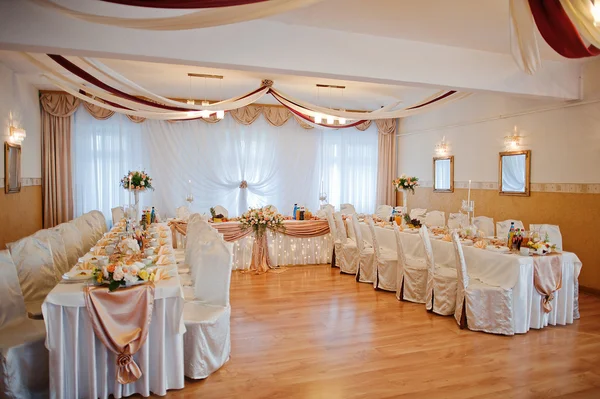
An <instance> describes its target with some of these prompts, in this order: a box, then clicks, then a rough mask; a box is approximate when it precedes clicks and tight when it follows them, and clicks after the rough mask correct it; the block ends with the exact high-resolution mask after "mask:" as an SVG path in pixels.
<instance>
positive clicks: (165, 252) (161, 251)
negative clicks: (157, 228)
mask: <svg viewBox="0 0 600 399" xmlns="http://www.w3.org/2000/svg"><path fill="white" fill-rule="evenodd" d="M172 254H173V251H172V250H171V247H168V246H166V245H165V246H162V247H160V248H159V249H158V252H157V255H172Z"/></svg>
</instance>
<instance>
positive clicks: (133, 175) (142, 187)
mask: <svg viewBox="0 0 600 399" xmlns="http://www.w3.org/2000/svg"><path fill="white" fill-rule="evenodd" d="M120 185H121V187H123V188H124V189H125V190H128V191H129V208H130V212H132V213H133V214H130V217H131V218H134V219H135V220H139V219H140V192H144V191H146V190H154V187H153V186H152V178H151V177H150V176H148V174H147V173H146V171H144V170H142V171H137V170H134V171H129V172H128V173H127V174H126V175H125V176H123V178H122V179H121V182H120ZM132 193H133V196H134V204H133V206H132V204H131V194H132Z"/></svg>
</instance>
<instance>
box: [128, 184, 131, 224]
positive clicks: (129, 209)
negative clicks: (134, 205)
mask: <svg viewBox="0 0 600 399" xmlns="http://www.w3.org/2000/svg"><path fill="white" fill-rule="evenodd" d="M128 211H129V219H131V175H129V207H128Z"/></svg>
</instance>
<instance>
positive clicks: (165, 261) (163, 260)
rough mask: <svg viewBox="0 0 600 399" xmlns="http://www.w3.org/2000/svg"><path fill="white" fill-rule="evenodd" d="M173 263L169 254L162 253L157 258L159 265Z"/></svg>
mask: <svg viewBox="0 0 600 399" xmlns="http://www.w3.org/2000/svg"><path fill="white" fill-rule="evenodd" d="M171 263H173V262H172V261H171V259H170V257H169V256H167V255H160V256H159V257H158V259H157V260H156V265H157V266H167V265H170V264H171Z"/></svg>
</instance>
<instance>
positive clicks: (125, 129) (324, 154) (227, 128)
mask: <svg viewBox="0 0 600 399" xmlns="http://www.w3.org/2000/svg"><path fill="white" fill-rule="evenodd" d="M73 141H74V146H73V148H74V160H75V163H74V180H75V204H76V215H80V214H82V213H84V212H87V211H89V210H91V209H100V210H101V211H102V212H104V213H105V214H107V215H110V209H111V208H112V207H115V206H118V205H125V204H127V202H128V197H127V192H126V191H125V190H123V189H122V188H120V187H119V180H120V179H121V177H123V176H124V175H125V174H126V173H127V172H128V171H129V170H131V169H145V170H146V171H147V172H148V173H149V174H150V176H151V177H152V178H153V186H154V187H155V188H156V190H155V191H151V192H147V193H143V194H141V196H140V202H141V205H142V206H155V207H156V209H157V210H158V211H159V212H160V214H161V215H163V216H174V214H175V208H177V207H179V206H181V205H183V204H186V202H185V198H186V195H187V194H189V193H190V192H191V193H192V194H193V196H194V202H193V204H192V206H191V209H192V210H193V211H195V212H208V211H209V208H210V207H213V206H215V205H222V206H224V207H225V208H227V209H228V211H229V215H230V216H235V215H239V214H241V213H242V212H244V211H245V210H246V209H247V208H248V207H255V206H264V205H268V204H271V205H274V206H275V207H277V209H279V211H280V212H282V213H284V214H290V213H291V211H292V208H293V205H294V204H295V203H296V204H298V205H305V206H308V207H309V209H311V210H316V209H317V208H318V206H319V187H320V183H321V180H323V181H324V184H325V187H324V189H325V192H327V194H328V196H329V202H330V203H332V204H334V205H336V206H339V204H340V203H345V202H349V203H353V204H354V205H355V206H356V209H357V210H358V211H359V212H372V211H373V210H374V208H375V200H376V185H377V129H376V128H375V124H373V126H372V127H371V128H369V129H368V130H367V131H364V132H360V131H358V130H356V129H344V130H339V131H332V130H323V131H321V130H319V129H311V130H306V129H303V128H302V127H300V126H299V125H298V124H297V123H295V121H293V120H290V121H288V122H287V123H286V124H285V125H283V126H281V127H274V126H271V125H270V124H269V123H268V122H267V121H266V120H265V119H264V118H263V117H262V116H260V117H259V118H258V120H256V121H255V122H254V123H253V124H251V125H247V126H246V125H241V124H239V123H237V122H235V121H234V120H233V119H231V117H230V116H229V115H227V116H226V117H225V119H224V120H223V121H221V122H219V123H216V124H209V123H205V122H202V121H186V122H176V123H170V122H166V121H152V120H146V121H145V122H143V123H141V124H136V123H133V122H131V121H130V120H129V119H127V118H126V117H124V116H122V115H114V116H113V117H111V118H109V119H107V120H104V121H100V120H96V119H94V118H93V117H92V116H90V115H89V114H88V113H87V111H85V110H83V109H82V110H80V111H77V113H76V114H75V125H74V134H73ZM190 181H191V183H190ZM243 181H245V182H246V184H247V188H240V185H241V183H242V182H243Z"/></svg>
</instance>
